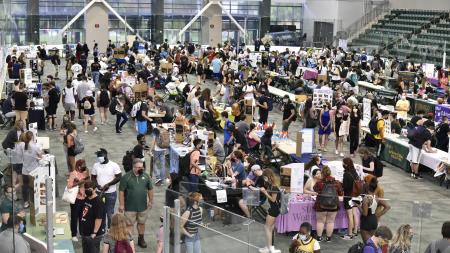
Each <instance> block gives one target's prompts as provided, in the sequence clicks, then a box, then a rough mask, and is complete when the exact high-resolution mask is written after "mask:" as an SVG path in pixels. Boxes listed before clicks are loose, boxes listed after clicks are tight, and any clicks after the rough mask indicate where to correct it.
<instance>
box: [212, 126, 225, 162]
mask: <svg viewBox="0 0 450 253" xmlns="http://www.w3.org/2000/svg"><path fill="white" fill-rule="evenodd" d="M212 148H213V156H215V157H216V158H217V161H218V162H220V163H222V162H223V160H225V148H224V147H223V144H222V141H221V140H220V138H219V137H217V134H216V132H215V131H214V143H213V144H212Z"/></svg>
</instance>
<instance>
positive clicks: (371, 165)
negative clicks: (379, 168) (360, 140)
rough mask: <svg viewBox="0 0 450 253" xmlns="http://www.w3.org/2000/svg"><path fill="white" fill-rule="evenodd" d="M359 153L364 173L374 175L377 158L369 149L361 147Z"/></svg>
mask: <svg viewBox="0 0 450 253" xmlns="http://www.w3.org/2000/svg"><path fill="white" fill-rule="evenodd" d="M358 153H359V155H360V156H361V163H362V167H363V172H364V173H366V174H371V175H373V174H374V171H375V162H376V159H377V158H376V157H375V156H373V155H372V154H371V153H370V152H369V150H368V149H367V148H364V147H361V148H359V149H358Z"/></svg>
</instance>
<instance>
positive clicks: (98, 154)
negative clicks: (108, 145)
mask: <svg viewBox="0 0 450 253" xmlns="http://www.w3.org/2000/svg"><path fill="white" fill-rule="evenodd" d="M95 154H96V155H97V156H105V155H107V154H108V151H106V149H104V148H100V149H98V150H97V151H95Z"/></svg>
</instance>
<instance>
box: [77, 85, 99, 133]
mask: <svg viewBox="0 0 450 253" xmlns="http://www.w3.org/2000/svg"><path fill="white" fill-rule="evenodd" d="M94 104H95V98H94V96H93V93H92V90H87V92H86V96H85V97H84V98H83V99H81V106H82V107H83V114H84V133H88V125H89V121H91V122H92V126H93V127H94V129H93V131H94V133H95V132H96V131H97V129H98V128H97V126H96V124H95V106H94Z"/></svg>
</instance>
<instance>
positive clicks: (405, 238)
mask: <svg viewBox="0 0 450 253" xmlns="http://www.w3.org/2000/svg"><path fill="white" fill-rule="evenodd" d="M412 238H413V229H412V227H411V225H409V224H403V225H401V226H400V227H399V228H398V229H397V233H396V234H395V235H394V238H392V242H391V244H390V245H389V253H411V252H412V251H411V246H412Z"/></svg>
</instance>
